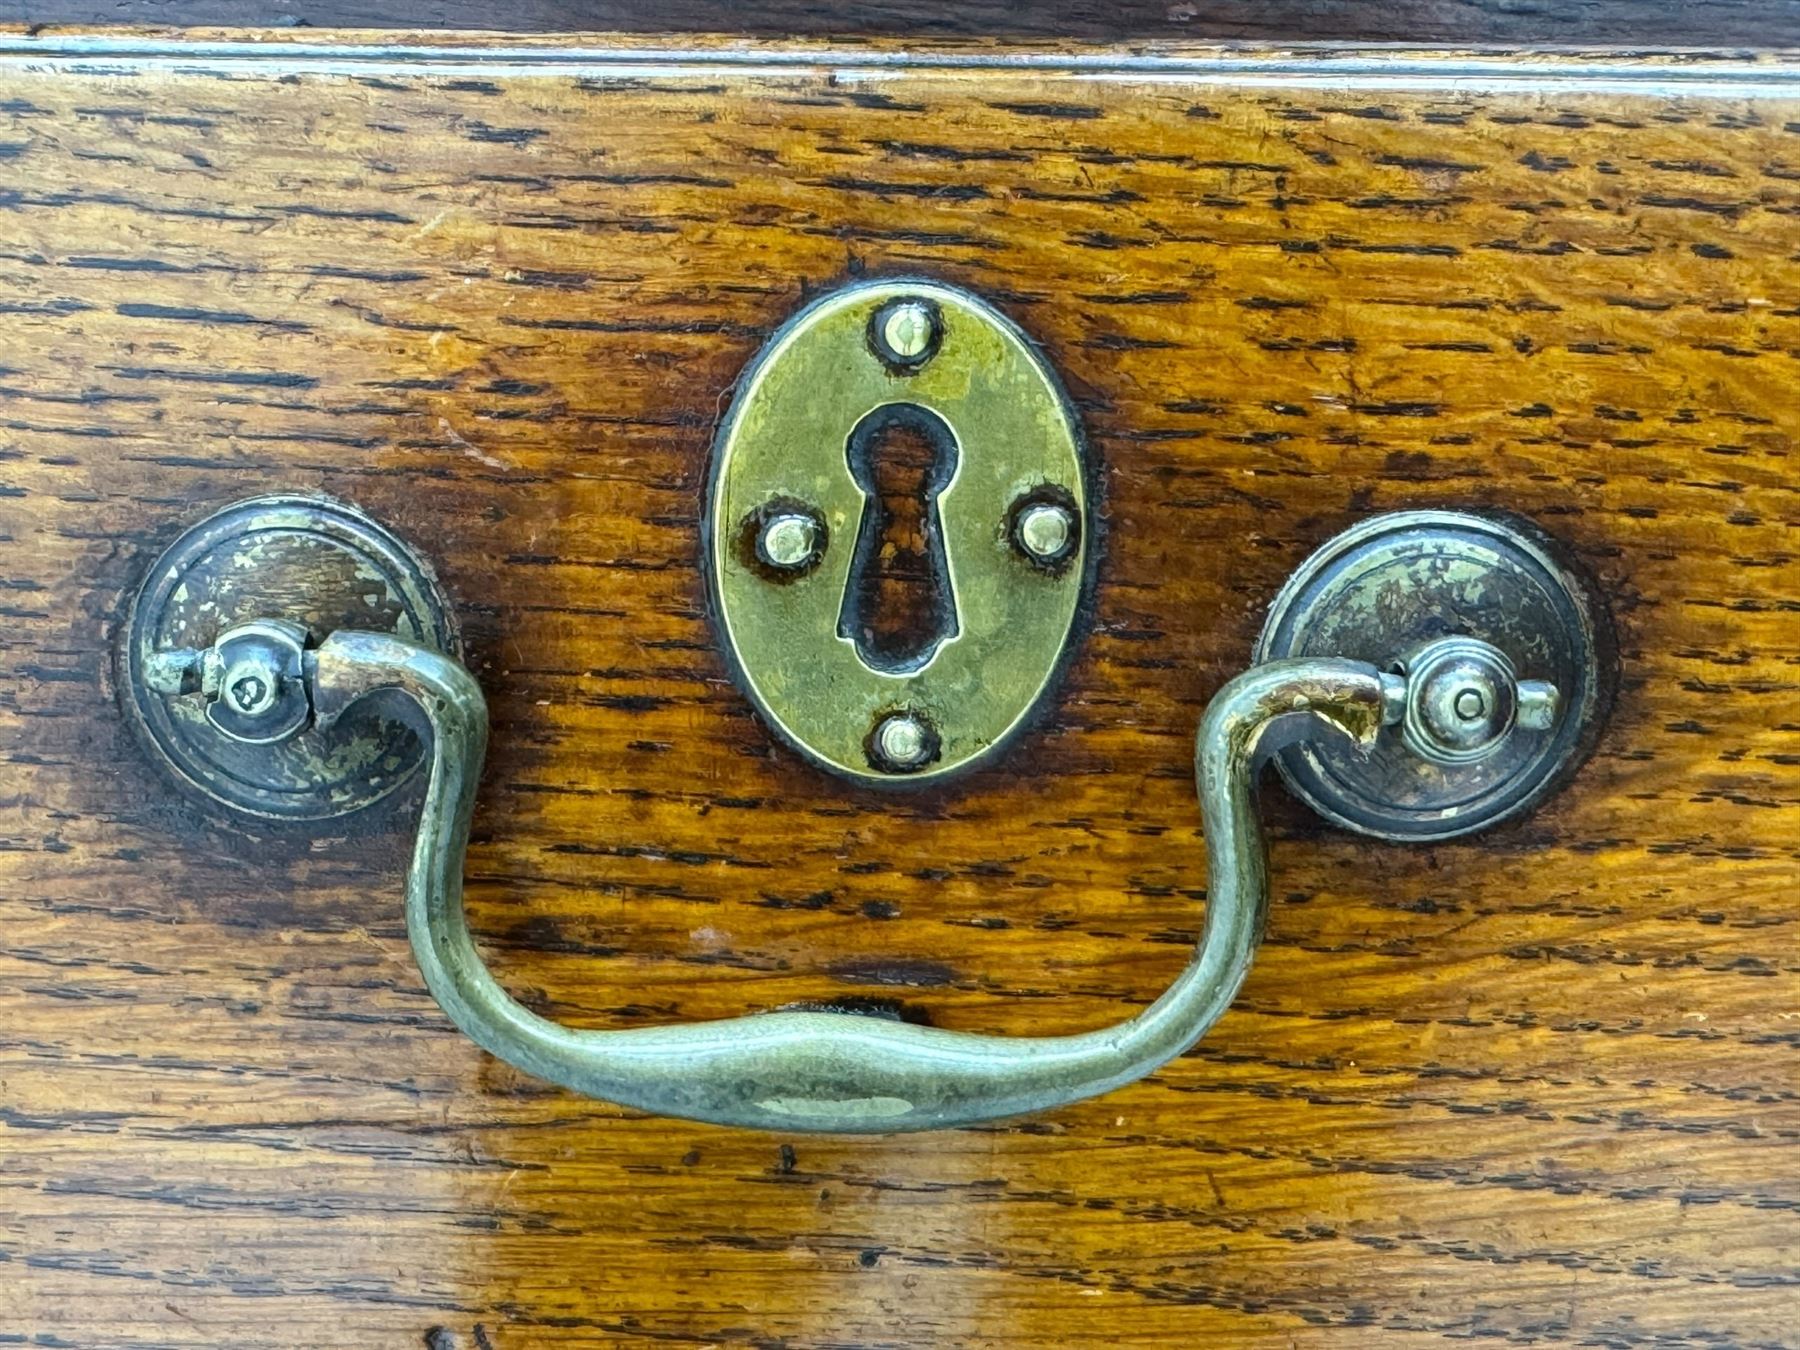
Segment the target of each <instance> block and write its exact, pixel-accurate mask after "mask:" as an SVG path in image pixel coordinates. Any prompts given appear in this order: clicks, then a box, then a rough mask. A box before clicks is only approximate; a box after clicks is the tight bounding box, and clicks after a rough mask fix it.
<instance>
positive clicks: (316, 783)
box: [123, 494, 457, 820]
mask: <svg viewBox="0 0 1800 1350" xmlns="http://www.w3.org/2000/svg"><path fill="white" fill-rule="evenodd" d="M269 618H274V619H283V620H289V621H292V622H294V623H298V624H301V625H303V626H304V627H305V628H306V629H307V630H308V631H309V632H310V634H311V636H312V637H313V638H314V639H315V640H317V639H319V638H323V637H325V636H327V635H328V634H330V633H332V632H334V631H335V630H337V629H340V628H355V629H365V630H372V631H375V632H382V633H397V634H399V635H400V636H402V637H405V638H408V639H410V640H412V641H414V642H420V643H424V644H426V645H429V646H433V647H436V648H437V649H438V650H439V651H443V652H450V653H453V654H454V653H455V651H456V649H457V637H456V632H455V629H454V627H453V626H452V623H451V620H450V609H449V605H448V603H447V601H446V600H445V598H444V596H443V593H442V591H441V590H440V589H439V587H438V584H437V581H436V579H435V578H433V576H432V575H431V573H430V571H429V570H428V569H427V568H426V566H425V564H424V563H423V562H421V561H420V560H419V558H418V557H417V556H416V555H415V554H414V553H413V552H412V550H411V549H409V548H408V547H407V546H406V545H405V544H404V543H402V542H401V541H400V540H399V539H397V538H395V536H394V535H393V534H391V533H390V532H389V531H387V530H386V529H384V528H383V527H382V526H380V525H378V524H376V523H375V522H374V521H373V520H371V519H369V517H368V516H366V515H364V514H363V513H362V512H360V511H358V510H357V509H356V508H354V507H351V506H347V505H345V504H344V503H342V502H337V501H333V500H331V499H329V498H326V497H318V496H305V495H298V494H296V495H277V496H268V497H255V498H251V499H250V500H248V501H242V502H238V503H236V504H235V505H233V506H229V507H227V508H225V509H224V510H223V511H220V512H219V513H218V514H216V515H213V516H210V517H208V518H207V519H206V520H203V521H201V522H200V523H199V524H198V525H196V526H194V527H193V528H192V529H190V530H188V531H187V532H186V533H185V534H183V535H182V536H181V537H180V538H179V539H177V540H176V541H175V542H174V543H173V544H171V545H170V546H169V548H168V549H167V551H165V552H164V553H163V555H162V557H160V558H159V559H158V560H157V562H156V564H155V566H153V567H152V568H151V569H150V573H149V575H148V577H147V578H146V579H145V582H144V586H143V589H142V590H141V591H140V592H139V593H138V597H137V600H136V603H135V604H134V605H133V607H132V613H131V622H130V624H129V626H128V628H127V638H126V649H125V652H124V654H123V658H124V675H125V686H126V696H127V699H128V707H129V709H130V711H131V712H132V713H133V714H134V715H135V718H136V720H137V722H138V724H139V727H140V729H141V731H142V733H143V736H144V739H145V740H146V741H147V742H148V743H149V745H150V747H151V748H152V750H153V751H154V752H155V754H156V756H157V757H158V758H159V759H160V760H161V761H162V762H163V764H164V765H165V766H166V767H167V768H168V769H169V771H170V772H171V773H172V774H173V775H174V776H175V778H176V779H177V780H178V781H179V782H180V783H182V784H183V785H184V786H185V787H187V788H189V789H190V790H192V791H194V792H197V793H199V794H201V795H202V796H204V797H205V798H207V799H210V800H211V801H214V802H217V803H220V804H222V805H224V806H227V807H229V808H231V809H232V810H234V811H241V812H245V813H247V814H250V815H254V816H262V817H271V818H278V819H288V820H321V819H327V818H330V817H333V816H341V815H346V814H348V813H350V812H352V811H357V810H361V809H362V808H363V807H366V806H369V805H371V804H372V803H374V802H377V801H379V800H381V799H382V798H383V797H385V796H387V795H388V794H389V793H391V792H393V791H394V790H395V789H396V788H398V787H400V786H401V785H402V784H403V783H405V782H406V781H407V780H408V779H409V778H410V777H411V776H412V775H413V774H414V773H415V772H416V771H417V769H418V766H419V763H420V760H421V751H420V748H419V745H418V743H417V741H416V740H415V739H414V738H413V737H412V736H410V735H405V734H401V733H400V732H399V731H398V729H397V728H395V727H392V726H386V725H383V724H382V723H380V722H379V721H377V720H375V719H373V718H355V719H348V720H346V721H345V722H343V723H340V724H339V725H338V726H336V727H333V728H332V729H331V730H330V731H319V730H316V729H313V730H307V731H304V732H302V733H301V734H300V735H298V736H295V737H293V738H292V739H291V740H286V741H282V742H280V743H278V744H246V743H244V742H243V741H240V740H236V739H233V738H232V737H230V736H227V735H225V734H223V733H222V732H221V731H220V730H219V729H218V728H217V727H215V726H214V725H213V723H212V722H211V721H209V720H208V719H207V716H206V704H205V701H204V700H203V699H202V698H200V697H197V696H171V695H168V694H164V693H160V692H158V691H157V690H156V689H154V688H152V687H151V683H150V681H149V680H148V679H146V677H145V663H146V662H147V661H148V660H149V658H150V657H152V656H153V655H154V654H155V653H157V652H166V651H171V650H175V649H179V648H184V647H189V648H205V647H209V646H211V645H212V643H213V642H214V640H215V639H217V638H218V636H219V635H220V634H221V633H223V632H225V631H226V630H227V629H230V628H232V627H234V626H236V625H238V624H242V623H247V622H249V621H251V620H254V619H269Z"/></svg>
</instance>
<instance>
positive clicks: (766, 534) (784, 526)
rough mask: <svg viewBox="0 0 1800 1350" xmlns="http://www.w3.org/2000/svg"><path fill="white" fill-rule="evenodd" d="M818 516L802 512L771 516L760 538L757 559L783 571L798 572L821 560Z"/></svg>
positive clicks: (759, 532) (761, 530)
mask: <svg viewBox="0 0 1800 1350" xmlns="http://www.w3.org/2000/svg"><path fill="white" fill-rule="evenodd" d="M820 533H821V531H820V529H819V521H818V517H816V516H813V515H809V514H807V513H805V512H802V511H782V512H779V513H778V514H776V515H772V516H770V517H769V518H768V519H767V520H765V521H764V522H763V524H762V528H761V529H760V530H759V531H758V532H757V535H756V556H757V557H759V558H761V559H762V560H763V562H765V563H767V564H768V565H769V566H770V567H773V568H777V569H778V570H780V571H783V572H798V571H800V570H802V569H803V568H806V567H810V566H811V565H812V564H813V563H815V562H817V561H818V558H819V535H820Z"/></svg>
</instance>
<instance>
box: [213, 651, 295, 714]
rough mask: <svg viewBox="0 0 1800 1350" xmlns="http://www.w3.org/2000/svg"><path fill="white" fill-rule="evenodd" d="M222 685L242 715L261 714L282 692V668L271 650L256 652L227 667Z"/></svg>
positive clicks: (233, 707)
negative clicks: (273, 657) (268, 652)
mask: <svg viewBox="0 0 1800 1350" xmlns="http://www.w3.org/2000/svg"><path fill="white" fill-rule="evenodd" d="M220 685H221V688H222V689H223V692H224V696H225V697H226V698H227V699H229V700H231V707H232V710H233V711H234V712H236V713H237V714H238V715H239V716H242V717H261V716H262V715H263V714H264V713H266V712H268V711H269V709H271V708H273V707H274V706H275V701H276V699H278V698H279V697H280V696H281V671H280V670H279V669H278V668H277V667H276V665H275V662H274V661H273V660H272V659H270V657H269V656H268V654H266V653H264V652H256V653H253V654H252V655H250V656H247V657H245V658H244V659H243V660H241V661H239V662H237V664H235V665H234V666H232V667H231V669H230V670H228V671H226V672H225V678H224V679H223V680H222V681H220Z"/></svg>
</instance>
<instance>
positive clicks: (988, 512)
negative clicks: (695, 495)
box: [706, 280, 1094, 784]
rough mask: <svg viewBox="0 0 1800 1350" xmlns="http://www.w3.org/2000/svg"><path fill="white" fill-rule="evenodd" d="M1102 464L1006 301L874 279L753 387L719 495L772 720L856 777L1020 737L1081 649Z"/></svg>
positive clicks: (794, 324) (735, 421)
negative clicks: (1093, 459)
mask: <svg viewBox="0 0 1800 1350" xmlns="http://www.w3.org/2000/svg"><path fill="white" fill-rule="evenodd" d="M1088 481H1089V473H1088V466H1087V462H1086V458H1085V451H1084V448H1083V443H1082V438H1081V435H1080V431H1079V428H1078V427H1077V425H1076V423H1075V419H1074V416H1073V413H1072V412H1071V410H1070V407H1069V403H1068V399H1067V397H1066V396H1065V394H1064V392H1063V389H1062V386H1061V384H1060V382H1059V381H1058V380H1057V378H1056V375H1055V372H1054V371H1053V370H1052V369H1051V368H1050V366H1049V365H1048V364H1047V363H1046V361H1045V360H1044V358H1043V356H1042V355H1041V353H1040V352H1039V350H1038V349H1037V348H1036V347H1035V346H1034V345H1033V344H1032V342H1031V341H1030V339H1029V338H1027V337H1026V336H1025V334H1024V333H1023V332H1021V331H1020V330H1019V329H1018V328H1017V327H1016V326H1015V325H1014V324H1013V323H1012V322H1011V321H1010V320H1009V319H1008V318H1006V316H1004V315H1003V314H1001V313H1000V312H999V311H998V310H996V309H995V308H993V307H992V306H991V305H989V304H987V303H986V302H985V301H983V300H981V299H980V298H978V297H977V296H974V295H972V294H970V293H969V292H967V291H963V290H960V289H957V288H955V287H951V286H946V285H943V284H941V283H938V282H931V281H924V280H911V281H906V280H901V281H882V282H863V283H858V284H856V285H853V286H849V287H846V288H844V289H842V290H839V291H836V292H833V293H832V294H829V295H826V296H824V297H822V298H820V299H818V300H816V301H814V302H813V303H812V304H810V305H808V306H807V307H806V308H805V309H803V310H802V311H800V313H798V314H796V315H794V316H793V317H792V318H791V319H790V320H789V321H788V322H787V323H786V324H783V325H782V326H781V327H780V328H779V330H778V331H777V332H776V334H775V336H774V337H772V338H771V339H770V340H769V343H768V345H767V346H765V347H764V348H763V350H762V352H761V353H760V354H759V355H758V356H757V358H756V360H755V361H754V362H753V363H752V364H751V366H750V368H749V369H748V370H747V371H746V372H745V373H744V375H743V377H742V378H741V379H740V380H739V381H738V383H737V385H736V388H735V393H734V397H733V400H732V404H731V408H730V411H729V413H728V414H727V416H726V418H725V419H724V421H723V422H722V424H721V426H720V428H719V433H718V438H717V440H716V441H715V443H714V455H713V464H712V477H711V484H710V488H709V496H708V501H707V509H706V538H707V540H708V545H707V549H708V553H707V559H706V573H707V583H708V590H709V594H710V597H711V600H712V604H711V606H710V614H711V617H712V618H713V620H714V622H715V624H716V626H717V631H718V634H719V637H720V640H721V643H722V645H723V646H724V647H725V649H726V652H727V654H728V656H729V658H730V660H729V666H730V668H731V670H732V672H733V674H734V676H735V677H736V678H737V679H738V681H739V683H740V685H741V686H742V688H743V689H744V691H745V693H746V694H747V695H748V696H749V698H750V701H751V702H752V704H754V706H755V707H756V709H757V711H758V712H759V713H760V714H761V716H762V718H763V720H764V722H765V723H766V724H767V726H768V727H769V728H770V730H771V731H772V732H774V733H775V734H776V735H777V736H778V737H780V738H781V739H782V740H784V741H786V742H787V743H788V744H789V745H791V746H793V747H795V748H796V749H798V750H799V751H800V752H801V753H802V754H804V755H805V756H806V757H807V758H809V759H811V760H812V761H813V762H814V763H816V764H818V765H820V766H821V767H823V768H826V769H828V770H830V771H832V772H834V773H838V774H841V775H843V776H845V777H847V778H851V779H853V780H855V781H857V782H861V783H868V784H888V783H891V784H899V783H902V782H906V783H921V782H926V781H932V780H936V779H940V778H942V777H944V776H946V775H949V774H954V773H957V772H960V771H962V770H964V769H966V768H968V767H970V766H972V765H974V764H976V763H978V762H980V761H982V760H983V759H985V758H988V757H990V756H992V755H994V754H996V753H998V752H999V751H1000V750H1001V749H1002V748H1003V747H1004V745H1005V744H1006V742H1007V741H1008V740H1009V738H1011V737H1012V736H1013V735H1015V734H1016V733H1017V732H1019V730H1020V729H1021V728H1023V727H1024V726H1025V725H1026V724H1027V723H1028V722H1029V720H1030V718H1031V715H1032V713H1033V710H1034V709H1036V708H1037V707H1038V706H1039V705H1040V704H1041V703H1042V701H1043V700H1044V699H1045V698H1047V697H1048V696H1049V695H1050V693H1051V691H1052V689H1053V687H1054V685H1055V682H1056V680H1057V678H1058V676H1059V674H1060V672H1061V671H1062V670H1063V669H1064V668H1065V666H1066V664H1067V663H1066V660H1065V657H1066V648H1067V646H1068V644H1069V643H1070V641H1071V639H1072V635H1073V633H1074V631H1075V623H1076V616H1077V614H1078V613H1079V612H1080V609H1081V604H1082V600H1083V596H1084V593H1085V591H1086V589H1087V587H1088V586H1089V584H1090V582H1091V578H1092V575H1093V566H1092V564H1093V561H1094V560H1093V557H1092V549H1091V545H1090V541H1091V540H1092V538H1093V530H1092V529H1091V528H1090V521H1089V519H1088V513H1089V509H1090V507H1089V497H1088V492H1087V483H1088Z"/></svg>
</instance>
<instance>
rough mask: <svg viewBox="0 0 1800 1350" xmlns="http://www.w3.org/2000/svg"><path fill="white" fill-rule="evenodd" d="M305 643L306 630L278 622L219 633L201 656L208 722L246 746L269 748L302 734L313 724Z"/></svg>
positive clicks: (264, 621) (265, 621) (266, 621)
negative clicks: (216, 638)
mask: <svg viewBox="0 0 1800 1350" xmlns="http://www.w3.org/2000/svg"><path fill="white" fill-rule="evenodd" d="M306 640H307V634H306V629H304V628H302V627H301V626H300V625H299V624H294V623H288V622H285V621H283V620H280V619H256V620H253V621H252V622H250V623H245V624H239V625H238V626H237V627H236V628H233V629H231V630H230V631H228V632H226V633H223V634H221V635H220V637H219V640H218V642H217V643H216V644H215V645H214V646H213V647H212V648H211V649H210V650H209V651H206V652H204V653H202V654H201V669H202V674H201V683H200V692H201V693H203V694H205V695H206V697H207V698H208V700H209V702H208V703H207V705H206V720H207V721H208V722H210V723H212V725H213V727H214V729H216V730H218V731H220V732H223V733H224V734H225V735H226V736H228V737H230V738H231V739H232V740H234V741H240V742H242V743H244V744H246V745H272V744H274V743H276V742H277V741H285V740H287V739H288V738H289V737H291V736H294V735H297V734H298V733H299V732H301V731H304V730H305V729H306V727H307V725H308V724H309V723H310V722H311V720H312V696H311V694H310V693H309V692H308V688H307V681H306V673H305V671H306V667H305V659H306Z"/></svg>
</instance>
